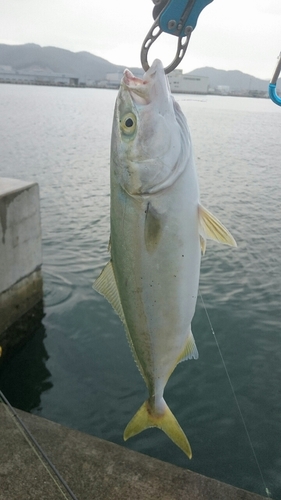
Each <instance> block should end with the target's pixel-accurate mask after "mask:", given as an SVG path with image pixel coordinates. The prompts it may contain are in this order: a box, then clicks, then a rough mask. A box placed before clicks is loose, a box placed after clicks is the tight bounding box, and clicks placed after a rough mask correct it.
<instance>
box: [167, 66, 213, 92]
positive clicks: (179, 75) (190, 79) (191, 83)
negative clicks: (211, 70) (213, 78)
mask: <svg viewBox="0 0 281 500" xmlns="http://www.w3.org/2000/svg"><path fill="white" fill-rule="evenodd" d="M168 80H169V82H170V87H171V91H172V92H175V93H176V92H178V93H186V94H207V93H208V86H209V78H208V77H207V76H199V75H189V74H183V72H182V70H181V69H175V70H174V71H172V72H171V73H169V74H168Z"/></svg>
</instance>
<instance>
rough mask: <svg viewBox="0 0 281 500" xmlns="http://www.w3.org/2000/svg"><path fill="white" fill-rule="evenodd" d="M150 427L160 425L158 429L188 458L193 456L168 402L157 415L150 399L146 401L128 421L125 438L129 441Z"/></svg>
mask: <svg viewBox="0 0 281 500" xmlns="http://www.w3.org/2000/svg"><path fill="white" fill-rule="evenodd" d="M149 427H158V429H162V431H164V432H165V433H166V434H167V436H169V438H170V439H171V440H172V441H173V442H174V443H175V444H176V445H177V446H178V447H179V448H180V449H181V450H182V451H183V452H184V453H185V454H186V455H187V456H188V458H191V457H192V451H191V447H190V444H189V442H188V440H187V437H186V435H185V433H184V432H183V430H182V428H181V427H180V425H179V423H178V421H177V420H176V418H175V417H174V415H173V414H172V412H171V410H170V408H169V407H168V405H167V404H166V403H165V409H164V413H163V414H161V415H157V414H156V413H155V412H154V411H153V408H152V407H151V405H150V404H149V401H145V403H143V405H142V406H141V407H140V409H139V410H138V411H137V413H136V414H135V415H134V416H133V418H132V420H130V422H129V423H128V425H127V427H126V429H125V431H124V436H123V437H124V440H125V441H127V439H129V438H130V437H132V436H135V435H136V434H139V432H142V431H144V430H145V429H148V428H149Z"/></svg>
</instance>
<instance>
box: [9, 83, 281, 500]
mask: <svg viewBox="0 0 281 500" xmlns="http://www.w3.org/2000/svg"><path fill="white" fill-rule="evenodd" d="M116 95H117V92H116V91H115V90H104V89H77V88H61V87H60V88H56V87H41V86H27V85H26V86H24V85H5V84H2V85H0V137H1V143H0V158H1V162H0V177H14V178H18V179H22V180H27V181H36V182H38V183H39V186H40V198H41V221H42V234H43V277H44V313H45V316H44V318H43V320H42V324H41V327H40V329H39V330H38V331H37V332H36V334H35V335H34V336H33V338H32V339H31V340H30V341H29V342H28V344H26V346H25V347H24V348H22V349H21V350H20V351H19V352H18V353H16V355H15V356H14V357H13V358H12V359H11V360H10V361H9V362H7V364H6V365H5V366H4V367H3V368H2V370H1V371H0V389H1V390H2V391H3V393H4V394H5V395H6V397H7V398H8V399H9V401H10V402H11V404H12V405H14V406H15V407H17V408H20V409H23V410H26V411H30V412H32V413H34V414H37V415H40V416H43V417H46V418H48V419H50V420H53V421H56V422H59V423H61V424H64V425H66V426H69V427H72V428H74V429H78V430H80V431H83V432H87V433H89V434H92V435H95V436H98V437H100V438H103V439H106V440H109V441H113V442H115V443H118V444H120V445H122V446H125V447H127V448H129V449H134V450H137V451H140V452H142V453H145V454H148V455H151V456H153V457H156V458H159V459H161V460H165V461H168V462H171V463H173V464H175V465H178V466H181V467H187V468H189V469H191V470H193V471H196V472H199V473H201V474H204V475H206V476H209V477H213V478H216V479H219V480H221V481H224V482H227V483H229V484H232V485H235V486H238V487H241V488H245V489H247V490H250V491H254V492H257V493H260V494H262V495H264V496H265V495H266V488H267V489H268V490H269V492H270V494H271V496H272V497H273V498H275V500H281V447H280V443H281V418H280V415H281V330H280V324H281V251H280V248H281V201H280V200H281V198H280V185H281V140H280V137H281V135H280V131H281V110H280V108H278V107H277V106H275V105H274V104H273V103H272V102H271V101H269V100H266V99H253V98H252V99H251V98H238V97H235V98H234V97H227V96H192V95H184V94H182V95H176V96H175V97H176V99H177V101H178V102H179V103H180V105H181V107H182V109H183V111H184V113H185V115H186V117H187V120H188V123H189V127H190V130H191V135H192V139H193V147H194V155H195V159H196V163H197V169H198V176H199V181H200V190H201V200H202V203H203V205H204V206H205V207H206V208H208V209H209V210H211V212H212V213H214V215H216V216H217V217H218V218H219V219H220V220H221V221H222V222H223V223H224V224H225V225H226V227H227V228H228V229H229V230H230V231H231V232H232V234H233V236H234V237H235V239H236V241H237V244H238V248H237V249H233V248H229V247H226V246H222V245H219V244H217V243H215V242H208V244H207V251H206V254H205V256H204V257H203V259H202V267H201V277H200V293H201V296H202V297H201V296H200V295H199V297H198V303H197V308H196V314H195V317H194V320H193V325H192V330H193V334H194V337H195V340H196V344H197V347H198V351H199V359H198V360H196V361H195V360H191V361H187V362H185V363H181V364H180V365H179V366H178V367H177V368H176V370H175V372H174V373H173V374H172V376H171V378H170V380H169V382H168V385H167V388H166V391H165V399H166V401H167V403H168V405H169V406H170V408H171V410H172V411H173V413H174V415H175V416H176V418H177V419H178V421H179V423H180V424H181V426H182V427H183V429H184V431H185V433H186V435H187V437H188V439H189V441H190V443H191V447H192V450H193V458H192V460H191V461H189V460H188V459H187V458H186V456H185V455H184V454H183V453H182V452H181V451H180V450H179V449H178V448H177V447H176V446H175V445H174V444H173V443H172V442H171V441H170V440H169V439H168V438H167V437H166V435H165V434H164V433H162V432H160V431H159V430H157V429H149V430H147V431H145V432H143V433H141V434H139V435H138V436H136V437H134V438H132V439H130V440H128V441H127V442H126V443H125V442H124V441H123V438H122V435H123V431H124V428H125V426H126V425H127V423H128V421H129V420H130V419H131V417H132V416H133V415H134V414H135V412H136V410H137V409H138V408H139V406H140V405H141V404H142V403H143V401H144V400H145V399H146V394H147V392H146V387H145V384H144V382H143V380H142V378H141V375H140V374H139V371H138V369H137V367H136V365H135V363H134V360H133V357H132V355H131V352H130V348H129V346H128V344H127V341H126V336H125V333H124V330H123V326H122V324H121V322H120V320H119V318H118V317H117V316H116V314H115V313H114V312H113V310H112V308H111V306H110V305H109V304H108V303H107V301H106V300H105V299H104V298H103V297H101V296H100V295H98V294H97V293H96V292H95V291H94V290H93V288H92V284H93V282H94V279H95V278H96V277H97V276H98V275H99V273H100V271H101V269H102V268H103V266H104V265H105V264H106V262H107V261H108V259H109V254H108V241H109V205H110V193H109V157H110V135H111V124H112V115H113V108H114V103H115V99H116ZM0 182H1V181H0ZM203 301H204V302H203ZM204 304H205V307H206V310H205V308H204ZM172 334H173V332H171V335H172Z"/></svg>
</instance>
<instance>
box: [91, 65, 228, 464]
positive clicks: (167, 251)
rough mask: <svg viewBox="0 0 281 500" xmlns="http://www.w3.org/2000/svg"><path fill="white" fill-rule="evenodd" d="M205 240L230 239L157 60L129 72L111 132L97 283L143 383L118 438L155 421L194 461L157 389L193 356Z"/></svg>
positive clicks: (180, 431)
mask: <svg viewBox="0 0 281 500" xmlns="http://www.w3.org/2000/svg"><path fill="white" fill-rule="evenodd" d="M207 237H211V238H213V239H217V240H219V241H222V242H223V243H227V244H231V245H235V241H234V240H233V238H232V236H231V235H230V233H229V232H228V231H227V230H226V229H225V228H224V226H222V225H221V224H220V222H219V221H218V220H217V219H216V218H215V217H213V216H212V215H211V214H210V213H209V212H208V211H207V210H206V209H204V208H203V207H202V206H201V205H200V200H199V188H198V181H197V173H196V168H195V164H194V159H193V152H192V145H191V138H190V133H189V130H188V126H187V123H186V120H185V117H184V115H183V113H182V111H181V109H180V107H179V105H178V104H177V103H176V101H175V100H174V98H173V96H172V95H171V93H170V90H169V86H168V83H167V79H166V76H165V74H164V70H163V66H162V63H161V62H160V61H159V60H156V61H155V62H154V63H153V65H152V66H151V68H150V69H149V70H148V71H147V72H146V74H145V75H144V78H143V79H138V78H136V77H134V76H133V75H132V74H131V73H130V72H129V71H128V70H126V71H125V73H124V77H123V80H122V82H121V87H120V90H119V94H118V97H117V101H116V106H115V112H114V120H113V129H112V145H111V243H110V252H111V260H110V262H109V263H108V264H107V266H106V267H105V269H104V271H103V272H102V273H101V275H100V277H99V278H98V279H97V281H96V283H95V288H96V290H97V291H99V292H100V293H101V294H103V295H104V296H105V297H106V298H107V299H108V300H109V302H110V303H111V304H112V306H113V307H114V309H115V310H116V312H117V313H118V314H119V316H120V318H121V319H122V321H123V323H124V326H125V330H126V333H127V337H128V340H129V344H130V346H131V349H132V351H133V355H134V358H135V360H136V363H137V365H138V367H139V370H140V372H141V374H142V376H143V378H144V380H145V383H146V385H147V388H148V395H149V396H148V400H147V401H146V402H145V403H144V404H143V405H142V406H141V408H140V409H139V410H138V412H137V413H136V415H135V416H134V417H133V419H132V420H131V422H130V423H129V424H128V426H127V427H126V429H125V433H124V438H125V439H127V438H129V437H131V436H133V435H135V434H137V433H139V432H141V431H142V430H144V429H145V428H147V427H152V426H155V427H158V428H160V429H162V430H163V431H164V432H166V434H167V435H168V436H169V437H170V438H171V439H172V440H173V441H174V442H175V443H176V444H177V445H178V446H179V447H180V448H181V449H182V450H183V451H184V452H185V453H186V454H187V455H188V456H189V457H190V458H191V448H190V445H189V442H188V440H187V438H186V436H185V434H184V432H183V430H182V429H181V427H180V426H179V424H178V422H177V420H176V419H175V417H174V416H173V414H172V413H171V411H170V410H169V408H168V406H167V405H166V403H165V400H164V398H163V393H164V388H165V385H166V383H167V381H168V379H169V377H170V375H171V373H172V372H173V370H174V369H175V367H176V366H177V364H178V363H179V362H180V361H183V360H184V359H191V358H195V359H196V358H197V357H198V352H197V348H196V345H195V342H194V338H193V335H192V333H191V321H192V318H193V315H194V311H195V306H196V300H197V293H198V284H199V274H200V259H201V249H203V251H205V245H206V243H205V242H206V238H207Z"/></svg>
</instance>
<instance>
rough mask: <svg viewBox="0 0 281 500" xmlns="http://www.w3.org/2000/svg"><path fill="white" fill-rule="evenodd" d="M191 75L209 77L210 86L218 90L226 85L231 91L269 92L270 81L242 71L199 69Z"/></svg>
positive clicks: (279, 83) (280, 85) (280, 82)
mask: <svg viewBox="0 0 281 500" xmlns="http://www.w3.org/2000/svg"><path fill="white" fill-rule="evenodd" d="M189 74H190V75H197V76H207V77H208V78H209V86H210V87H212V88H216V87H218V86H219V85H225V86H227V87H229V88H230V90H231V91H240V90H243V91H247V92H249V91H256V90H257V91H264V92H266V91H267V88H268V84H269V79H268V80H260V79H259V78H256V77H254V76H252V75H248V74H246V73H242V72H241V71H237V70H234V71H225V70H222V69H215V68H210V67H208V66H206V67H204V68H198V69H195V70H193V71H191V72H190V73H189ZM278 87H280V88H281V81H280V79H279V80H278Z"/></svg>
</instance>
